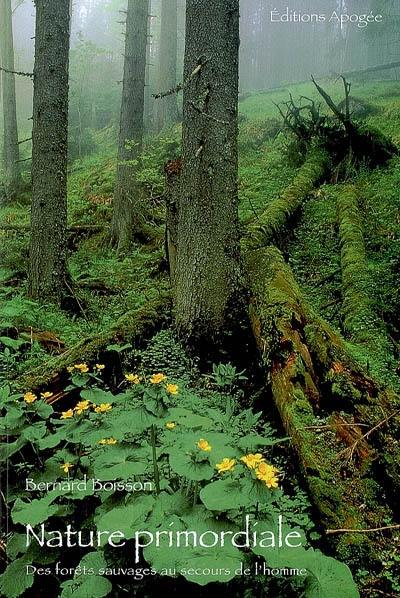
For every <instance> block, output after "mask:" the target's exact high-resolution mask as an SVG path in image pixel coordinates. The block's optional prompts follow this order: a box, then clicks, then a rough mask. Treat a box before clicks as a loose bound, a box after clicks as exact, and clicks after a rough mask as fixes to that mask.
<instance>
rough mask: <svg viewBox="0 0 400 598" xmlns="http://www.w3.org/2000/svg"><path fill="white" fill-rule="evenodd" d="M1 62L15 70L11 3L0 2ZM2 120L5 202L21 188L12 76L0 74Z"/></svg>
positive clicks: (10, 74)
mask: <svg viewBox="0 0 400 598" xmlns="http://www.w3.org/2000/svg"><path fill="white" fill-rule="evenodd" d="M0 24H1V36H0V40H1V62H2V65H1V66H2V67H3V68H4V69H7V71H13V70H14V40H13V25H12V10H11V0H0ZM1 78H2V89H3V116H4V145H3V158H4V171H5V191H6V198H7V199H12V198H13V197H14V196H15V194H16V193H17V191H18V187H19V186H20V184H21V171H20V164H19V146H18V125H17V104H16V97H15V75H14V74H13V73H11V72H10V73H8V72H5V71H2V72H1Z"/></svg>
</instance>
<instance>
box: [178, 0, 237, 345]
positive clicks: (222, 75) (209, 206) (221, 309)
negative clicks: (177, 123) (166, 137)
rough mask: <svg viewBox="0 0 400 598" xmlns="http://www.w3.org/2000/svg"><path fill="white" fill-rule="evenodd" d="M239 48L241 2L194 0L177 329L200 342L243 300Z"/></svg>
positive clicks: (190, 6)
mask: <svg viewBox="0 0 400 598" xmlns="http://www.w3.org/2000/svg"><path fill="white" fill-rule="evenodd" d="M238 46H239V2H238V0H226V1H225V2H209V0H188V2H187V7H186V49H185V67H184V80H185V86H184V96H183V165H182V175H181V194H180V199H179V223H178V242H177V245H178V247H177V264H176V277H175V289H174V296H175V297H174V298H175V316H176V325H177V328H178V331H179V332H180V333H181V335H182V336H183V337H186V338H187V339H188V340H189V339H191V340H193V341H196V342H197V345H198V346H200V344H201V343H200V341H201V340H205V339H206V340H207V344H208V345H210V342H211V339H213V338H214V339H216V338H217V337H218V336H219V335H220V333H221V332H222V331H223V330H224V329H225V328H227V327H229V326H227V319H228V315H231V316H232V319H233V318H235V316H236V315H237V312H236V308H237V307H238V303H239V300H238V296H239V288H240V266H239V255H240V254H239V225H238V201H237V98H238Z"/></svg>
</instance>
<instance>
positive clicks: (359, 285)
mask: <svg viewBox="0 0 400 598" xmlns="http://www.w3.org/2000/svg"><path fill="white" fill-rule="evenodd" d="M337 218H338V224H339V236H340V245H341V270H342V295H343V302H342V312H343V316H344V317H343V327H344V330H345V332H346V333H347V334H348V335H349V336H350V338H351V339H352V340H353V341H355V342H357V343H366V344H369V346H370V347H371V350H372V352H374V353H377V354H378V356H379V357H380V359H381V361H382V362H383V363H389V362H390V361H391V356H392V354H393V348H392V346H391V344H390V342H389V339H388V337H387V334H386V330H385V326H384V323H383V321H382V320H381V319H380V318H379V317H378V316H377V314H376V313H375V311H374V305H373V300H372V298H371V293H370V291H369V289H370V288H371V281H370V280H369V274H368V266H367V260H366V252H365V243H364V234H363V224H362V216H361V213H360V210H359V207H358V193H357V188H356V187H355V186H354V185H342V186H340V187H338V189H337Z"/></svg>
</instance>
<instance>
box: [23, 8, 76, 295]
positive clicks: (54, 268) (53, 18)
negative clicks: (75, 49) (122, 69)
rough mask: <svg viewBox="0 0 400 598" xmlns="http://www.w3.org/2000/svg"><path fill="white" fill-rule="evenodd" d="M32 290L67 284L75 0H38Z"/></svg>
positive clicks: (59, 290)
mask: <svg viewBox="0 0 400 598" xmlns="http://www.w3.org/2000/svg"><path fill="white" fill-rule="evenodd" d="M35 4H36V33H35V67H34V93H33V134H32V143H33V145H32V212H31V230H32V233H31V245H30V263H29V280H28V289H29V294H30V296H32V297H34V298H37V299H41V300H53V301H56V302H58V303H59V302H60V301H61V299H62V297H63V295H64V293H65V289H66V253H67V246H66V227H67V148H68V142H67V140H68V64H69V29H70V12H69V11H70V3H69V0H57V2H54V0H36V2H35Z"/></svg>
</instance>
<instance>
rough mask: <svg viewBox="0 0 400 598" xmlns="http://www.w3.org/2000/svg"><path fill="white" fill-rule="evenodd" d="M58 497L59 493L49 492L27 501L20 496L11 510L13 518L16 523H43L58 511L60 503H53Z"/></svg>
mask: <svg viewBox="0 0 400 598" xmlns="http://www.w3.org/2000/svg"><path fill="white" fill-rule="evenodd" d="M56 498H57V493H54V492H49V494H46V496H44V497H43V498H38V499H34V500H32V501H31V502H25V501H23V500H21V499H20V498H17V500H16V501H15V503H14V506H13V508H12V511H11V518H12V520H13V522H14V523H21V524H22V525H28V524H30V525H32V526H35V525H38V524H39V523H43V522H44V521H46V520H47V519H49V517H51V516H52V515H55V513H57V511H58V505H53V504H52V503H53V502H54V501H55V499H56Z"/></svg>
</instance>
